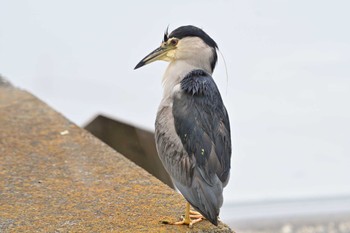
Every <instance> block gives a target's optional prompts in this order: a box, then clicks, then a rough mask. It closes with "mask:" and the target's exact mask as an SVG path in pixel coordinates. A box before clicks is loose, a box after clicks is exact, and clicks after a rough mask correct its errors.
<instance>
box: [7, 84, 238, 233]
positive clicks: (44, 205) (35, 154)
mask: <svg viewBox="0 0 350 233" xmlns="http://www.w3.org/2000/svg"><path fill="white" fill-rule="evenodd" d="M62 95H64V93H62ZM77 107H79V106H77ZM184 207H185V201H184V200H183V199H182V197H181V196H180V195H179V194H177V193H176V192H174V191H173V190H172V189H170V188H169V187H167V186H166V185H164V184H163V183H162V182H160V181H159V180H157V179H155V178H154V177H153V176H151V175H150V174H149V173H147V172H145V171H144V170H143V169H141V168H139V167H137V166H136V165H135V164H134V163H132V162H130V161H129V160H128V159H126V158H125V157H123V156H122V155H120V154H118V153H117V152H115V151H114V150H112V149H111V148H110V147H108V146H106V145H105V144H103V143H102V142H101V141H99V140H98V139H96V138H95V137H94V136H92V135H91V134H89V133H88V132H86V131H85V130H83V129H81V128H79V127H77V126H76V125H74V124H73V123H71V122H69V121H68V120H67V119H65V118H64V117H62V116H61V115H60V114H58V113H57V112H55V111H54V110H52V109H51V108H50V107H49V106H47V105H46V104H44V103H43V102H41V101H40V100H38V99H37V98H35V97H34V96H32V95H31V94H29V93H28V92H25V91H21V90H19V89H16V88H12V87H10V86H8V85H7V86H1V85H0V232H232V231H231V230H230V229H229V228H228V227H227V226H226V225H224V224H222V223H220V225H219V226H218V227H215V226H213V225H212V224H210V223H209V222H208V221H203V222H201V223H199V224H196V225H195V226H194V228H193V229H190V228H188V227H187V226H173V225H164V224H161V223H160V221H161V220H170V221H175V220H177V219H178V217H179V216H181V215H182V214H183V211H184Z"/></svg>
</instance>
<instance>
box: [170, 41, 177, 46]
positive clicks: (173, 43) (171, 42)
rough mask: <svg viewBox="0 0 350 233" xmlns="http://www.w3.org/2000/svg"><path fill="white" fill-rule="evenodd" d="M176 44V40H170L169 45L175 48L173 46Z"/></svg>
mask: <svg viewBox="0 0 350 233" xmlns="http://www.w3.org/2000/svg"><path fill="white" fill-rule="evenodd" d="M177 42H178V40H177V39H172V40H171V41H170V44H171V45H173V46H175V45H177Z"/></svg>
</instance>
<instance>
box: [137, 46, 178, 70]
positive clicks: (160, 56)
mask: <svg viewBox="0 0 350 233" xmlns="http://www.w3.org/2000/svg"><path fill="white" fill-rule="evenodd" d="M171 49H172V48H171V47H169V46H166V44H165V43H162V45H161V46H160V47H159V48H157V49H156V50H154V51H153V52H151V53H150V54H148V55H147V56H146V57H145V58H144V59H142V60H141V61H140V62H139V63H138V64H137V65H136V66H135V68H134V70H136V69H138V68H140V67H142V66H144V65H147V64H149V63H152V62H154V61H157V60H165V59H166V57H167V52H168V51H169V50H171Z"/></svg>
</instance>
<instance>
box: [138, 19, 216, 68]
mask: <svg viewBox="0 0 350 233" xmlns="http://www.w3.org/2000/svg"><path fill="white" fill-rule="evenodd" d="M217 48H218V46H217V44H216V42H215V41H214V40H213V39H212V38H211V37H210V36H209V35H208V34H207V33H205V32H204V31H203V30H202V29H200V28H197V27H195V26H190V25H189V26H182V27H179V28H177V29H175V30H174V31H172V32H171V33H170V34H169V33H168V29H167V30H166V31H165V33H164V38H163V41H162V43H161V45H160V46H159V48H157V49H156V50H154V51H153V52H151V53H150V54H148V55H147V56H146V57H145V58H144V59H142V60H141V61H140V62H139V63H138V64H137V65H136V67H135V69H137V68H140V67H142V66H144V65H147V64H149V63H151V62H154V61H157V60H163V61H168V62H174V61H178V60H183V61H185V62H187V63H190V64H191V65H193V66H196V67H198V68H203V67H204V68H207V70H208V72H210V71H211V73H212V72H213V71H214V68H215V65H216V61H217V53H216V49H217Z"/></svg>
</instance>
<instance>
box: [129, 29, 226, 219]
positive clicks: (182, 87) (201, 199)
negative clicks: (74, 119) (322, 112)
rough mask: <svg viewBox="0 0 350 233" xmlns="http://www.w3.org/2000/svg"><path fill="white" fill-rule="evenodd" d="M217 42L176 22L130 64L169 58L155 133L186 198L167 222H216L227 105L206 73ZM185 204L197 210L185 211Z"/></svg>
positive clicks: (222, 184) (220, 198)
mask: <svg viewBox="0 0 350 233" xmlns="http://www.w3.org/2000/svg"><path fill="white" fill-rule="evenodd" d="M217 48H218V46H217V44H216V43H215V41H214V40H213V39H212V38H211V37H210V36H208V35H207V34H206V33H205V32H204V31H203V30H202V29H199V28H197V27H194V26H182V27H179V28H177V29H175V30H174V31H173V32H171V33H170V35H169V34H168V30H167V31H166V32H165V34H164V39H163V42H162V43H161V45H160V47H159V48H157V49H156V50H154V51H153V52H151V53H150V54H149V55H148V56H146V57H145V58H144V59H142V61H140V63H138V64H137V65H136V67H135V69H137V68H140V67H141V66H144V65H146V64H149V63H151V62H153V61H156V60H164V61H168V62H170V64H169V66H168V68H167V69H166V71H165V74H164V77H163V86H164V94H163V99H162V101H161V103H160V106H159V109H158V113H157V118H156V123H155V135H156V136H155V137H156V144H157V150H158V154H159V157H160V159H161V161H162V163H163V165H164V167H165V168H166V170H167V171H168V173H169V174H170V176H171V177H172V179H173V181H174V183H175V185H176V187H177V188H178V189H179V191H180V192H181V193H182V195H183V196H184V197H185V198H186V200H187V201H188V203H187V205H186V211H185V217H184V218H183V220H182V221H180V222H176V223H173V224H188V225H192V224H193V223H195V222H198V221H200V220H202V219H203V216H204V218H206V219H208V220H209V221H210V222H211V223H213V224H214V225H218V216H219V211H220V207H221V206H222V203H223V196H222V191H223V188H224V187H225V186H226V184H227V182H228V180H229V174H230V160H231V136H230V123H229V118H228V115H227V111H226V108H225V106H224V104H223V102H222V99H221V95H220V93H219V90H218V88H217V86H216V84H215V82H214V80H213V78H212V76H211V74H212V73H213V71H214V68H215V65H216V61H217V54H216V49H217ZM190 204H191V205H192V206H193V207H194V209H196V210H197V211H199V213H200V214H201V215H200V214H199V213H198V212H194V211H193V212H191V211H190Z"/></svg>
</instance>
